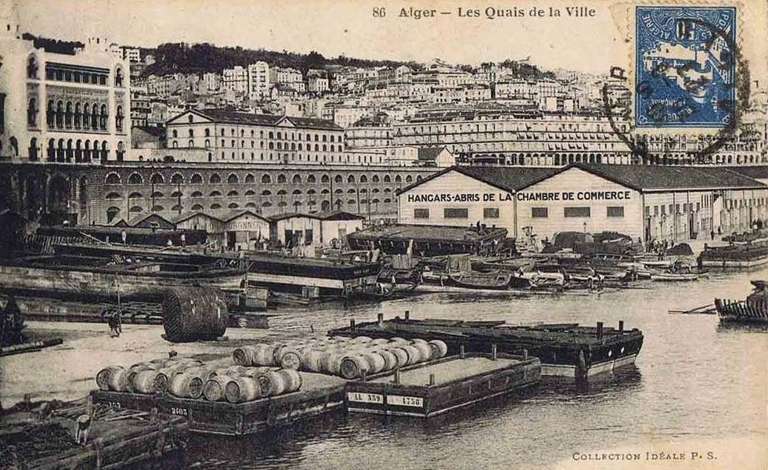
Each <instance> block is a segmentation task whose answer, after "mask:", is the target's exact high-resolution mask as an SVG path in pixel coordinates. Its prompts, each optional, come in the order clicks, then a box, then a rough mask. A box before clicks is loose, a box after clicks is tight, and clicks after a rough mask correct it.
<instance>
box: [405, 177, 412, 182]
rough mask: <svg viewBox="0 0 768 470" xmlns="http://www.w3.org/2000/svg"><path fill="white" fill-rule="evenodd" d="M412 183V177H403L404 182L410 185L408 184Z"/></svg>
mask: <svg viewBox="0 0 768 470" xmlns="http://www.w3.org/2000/svg"><path fill="white" fill-rule="evenodd" d="M412 181H413V176H411V175H408V176H406V177H405V182H406V183H410V182H412Z"/></svg>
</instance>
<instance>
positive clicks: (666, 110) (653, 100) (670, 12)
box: [635, 6, 737, 128]
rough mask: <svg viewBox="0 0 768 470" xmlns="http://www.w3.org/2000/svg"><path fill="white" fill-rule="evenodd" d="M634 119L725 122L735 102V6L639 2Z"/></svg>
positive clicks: (667, 124) (686, 124) (653, 123)
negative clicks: (669, 4) (670, 4)
mask: <svg viewBox="0 0 768 470" xmlns="http://www.w3.org/2000/svg"><path fill="white" fill-rule="evenodd" d="M635 25H636V26H635V77H636V80H635V83H636V89H635V96H636V97H635V125H636V126H637V127H638V128H694V127H700V128H723V127H726V126H728V125H729V124H730V123H731V122H733V119H734V112H735V109H734V108H735V105H736V83H735V80H736V58H737V57H736V38H737V36H736V8H735V7H726V6H724V7H700V6H679V7H672V6H637V7H636V10H635Z"/></svg>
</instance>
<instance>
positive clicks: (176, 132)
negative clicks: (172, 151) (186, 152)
mask: <svg viewBox="0 0 768 470" xmlns="http://www.w3.org/2000/svg"><path fill="white" fill-rule="evenodd" d="M171 135H172V136H173V138H174V139H175V138H177V137H178V136H179V131H177V130H176V129H174V130H173V131H171Z"/></svg>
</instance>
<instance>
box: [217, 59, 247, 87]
mask: <svg viewBox="0 0 768 470" xmlns="http://www.w3.org/2000/svg"><path fill="white" fill-rule="evenodd" d="M221 87H222V88H223V89H225V90H232V91H234V92H235V93H246V92H247V91H248V69H246V68H243V67H241V66H239V65H235V66H234V67H233V68H231V69H224V70H223V71H222V73H221Z"/></svg>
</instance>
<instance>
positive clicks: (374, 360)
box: [363, 351, 387, 374]
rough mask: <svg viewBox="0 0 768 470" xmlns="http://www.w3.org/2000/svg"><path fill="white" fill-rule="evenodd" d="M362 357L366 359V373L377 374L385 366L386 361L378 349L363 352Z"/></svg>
mask: <svg viewBox="0 0 768 470" xmlns="http://www.w3.org/2000/svg"><path fill="white" fill-rule="evenodd" d="M363 357H364V358H365V360H366V361H368V372H367V373H368V374H378V373H379V372H381V371H383V370H384V369H385V368H386V367H387V361H385V360H384V357H382V355H381V354H379V353H378V351H368V352H366V353H364V354H363Z"/></svg>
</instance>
